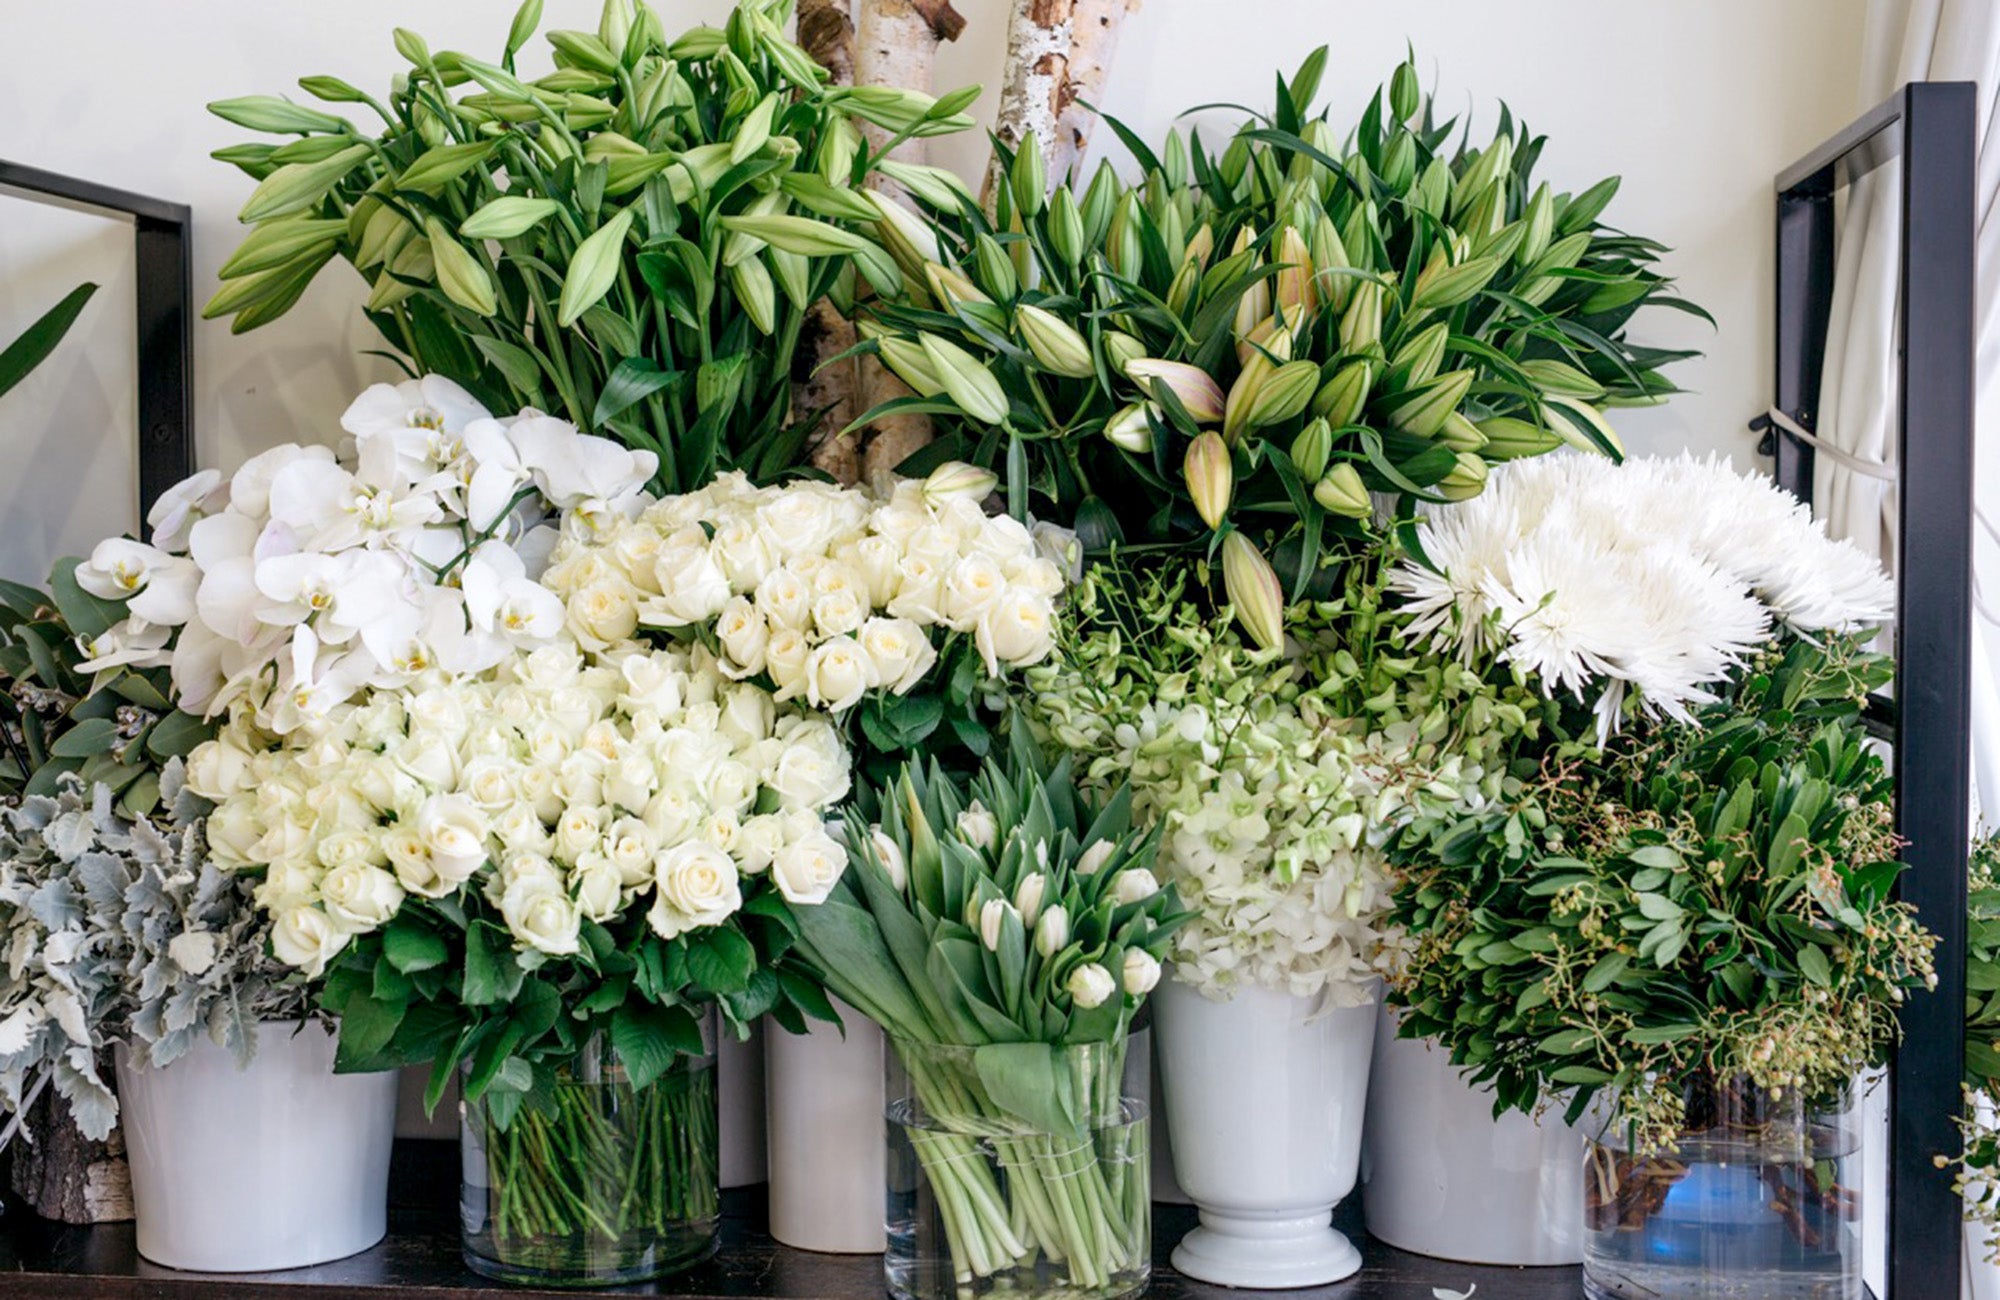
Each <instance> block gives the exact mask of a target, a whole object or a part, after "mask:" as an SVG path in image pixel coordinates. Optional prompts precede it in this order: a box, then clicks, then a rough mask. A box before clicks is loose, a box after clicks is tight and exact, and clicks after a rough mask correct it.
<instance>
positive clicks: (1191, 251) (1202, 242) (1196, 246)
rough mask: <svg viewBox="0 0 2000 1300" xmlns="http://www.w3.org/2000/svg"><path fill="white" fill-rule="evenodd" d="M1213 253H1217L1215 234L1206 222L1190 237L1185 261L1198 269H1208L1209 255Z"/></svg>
mask: <svg viewBox="0 0 2000 1300" xmlns="http://www.w3.org/2000/svg"><path fill="white" fill-rule="evenodd" d="M1213 252H1215V232H1214V231H1213V230H1211V229H1209V226H1208V223H1207V222H1205V221H1204V222H1202V224H1201V227H1200V228H1199V229H1198V230H1196V231H1195V232H1194V233H1193V234H1192V235H1189V236H1188V242H1187V257H1186V259H1185V260H1186V261H1188V262H1192V263H1193V264H1194V265H1195V266H1197V267H1206V266H1207V265H1208V259H1209V255H1210V254H1212V253H1213Z"/></svg>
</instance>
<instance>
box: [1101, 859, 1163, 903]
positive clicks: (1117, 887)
mask: <svg viewBox="0 0 2000 1300" xmlns="http://www.w3.org/2000/svg"><path fill="white" fill-rule="evenodd" d="M1159 892H1160V882H1159V881H1158V880H1157V879H1156V878H1155V877H1154V876H1153V873H1152V872H1150V871H1148V870H1147V869H1146V868H1144V867H1127V868H1126V869H1125V870H1123V871H1121V872H1119V873H1118V877H1117V879H1115V880H1113V881H1112V882H1111V897H1112V898H1113V900H1115V901H1116V902H1117V903H1118V904H1119V905H1120V906H1123V905H1125V904H1127V903H1142V902H1144V901H1145V900H1147V899H1149V898H1151V897H1152V896H1153V895H1155V894H1157V893H1159Z"/></svg>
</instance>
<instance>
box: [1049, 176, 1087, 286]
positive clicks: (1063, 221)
mask: <svg viewBox="0 0 2000 1300" xmlns="http://www.w3.org/2000/svg"><path fill="white" fill-rule="evenodd" d="M1046 224H1047V228H1048V236H1049V244H1050V246H1051V247H1053V248H1054V249H1055V252H1056V256H1057V257H1060V258H1061V259H1062V260H1063V263H1064V265H1066V266H1071V267H1074V266H1076V265H1077V264H1078V263H1080V262H1082V261H1083V249H1084V238H1083V214H1082V213H1081V212H1079V211H1078V210H1077V206H1076V200H1075V199H1074V198H1073V197H1071V195H1070V192H1069V189H1068V188H1067V187H1064V188H1063V189H1059V190H1057V191H1056V192H1055V197H1053V198H1051V199H1050V200H1049V211H1048V216H1047V218H1046Z"/></svg>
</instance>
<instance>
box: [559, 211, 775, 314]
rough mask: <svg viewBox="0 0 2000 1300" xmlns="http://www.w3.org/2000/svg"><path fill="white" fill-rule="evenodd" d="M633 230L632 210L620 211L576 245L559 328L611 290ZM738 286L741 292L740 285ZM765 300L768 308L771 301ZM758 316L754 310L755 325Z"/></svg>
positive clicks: (565, 280)
mask: <svg viewBox="0 0 2000 1300" xmlns="http://www.w3.org/2000/svg"><path fill="white" fill-rule="evenodd" d="M631 229H632V209H630V208H621V209H620V210H619V212H618V214H617V215H616V216H614V217H612V218H611V220H609V221H607V222H605V223H604V225H603V226H601V227H599V228H598V230H597V231H596V232H595V233H593V234H592V235H591V236H590V237H589V238H588V239H586V240H584V241H583V242H582V243H581V244H579V245H577V249H576V255H575V256H574V257H572V258H571V259H570V263H569V272H568V273H567V274H566V275H564V276H563V286H562V297H561V298H560V300H559V301H558V303H557V306H556V324H557V325H558V326H560V327H561V328H563V329H568V328H569V327H570V326H572V325H574V324H576V322H577V320H578V318H580V317H581V316H582V315H583V313H585V312H586V311H589V310H590V309H591V308H592V307H594V306H596V305H597V303H598V301H599V300H600V299H602V298H603V297H604V295H605V294H607V293H609V292H610V291H611V286H612V285H613V284H615V283H617V280H618V268H619V266H621V265H622V264H623V263H624V259H625V236H626V235H627V234H628V233H630V231H631ZM732 269H733V268H732ZM762 270H763V268H762V267H759V268H758V271H759V272H760V273H761V272H762ZM738 287H739V290H740V288H741V285H740V284H739V286H738ZM764 287H765V289H766V291H767V292H768V290H769V288H770V277H769V276H765V284H764ZM765 301H766V305H767V307H768V306H769V305H770V300H769V298H768V297H767V298H766V300H765ZM748 305H750V304H747V303H746V306H748ZM755 316H756V314H755V312H754V311H752V320H753V322H754V320H755ZM770 318H771V313H770V311H769V310H767V311H766V319H770Z"/></svg>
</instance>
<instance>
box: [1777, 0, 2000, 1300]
mask: <svg viewBox="0 0 2000 1300" xmlns="http://www.w3.org/2000/svg"><path fill="white" fill-rule="evenodd" d="M1909 81H1972V82H1977V83H1978V85H1979V88H1980V96H1979V104H1980V107H1979V167H1978V177H1977V188H1976V192H1975V205H1976V206H1975V219H1976V221H1977V236H1976V242H1977V248H1978V270H1977V274H1978V278H1979V283H1978V298H1977V307H1976V315H1975V328H1976V330H1977V333H1978V341H1977V354H1976V355H1977V376H1978V377H1977V381H1976V382H1977V389H1976V398H1977V406H1976V408H1975V409H1976V415H1975V428H1979V427H1983V426H1985V425H1987V424H1988V423H1989V419H2000V136H1995V135H1994V134H1993V132H1992V131H1991V130H1990V129H1989V128H1990V127H1991V126H1992V125H1993V123H1994V119H1995V116H1996V113H1997V112H2000V0H1872V3H1871V4H1870V5H1869V10H1868V30H1867V33H1866V37H1865V40H1864V43H1863V48H1862V68H1861V94H1860V96H1859V102H1858V104H1857V109H1858V110H1859V109H1866V108H1869V107H1872V106H1874V105H1875V104H1878V103H1880V102H1881V101H1882V100H1884V99H1886V98H1888V97H1889V95H1891V94H1892V93H1894V92H1895V90H1896V89H1897V88H1898V87H1899V86H1901V85H1903V84H1904V83H1905V82H1909ZM1900 182H1901V177H1900V175H1899V174H1898V173H1897V172H1896V170H1895V169H1894V167H1884V168H1881V169H1879V170H1878V171H1876V172H1874V173H1872V174H1870V175H1869V176H1866V177H1863V178H1862V179H1861V180H1859V181H1857V182H1856V183H1855V184H1854V185H1852V186H1850V187H1849V188H1848V191H1847V193H1846V194H1845V195H1844V196H1843V199H1842V200H1841V201H1842V203H1843V206H1842V207H1841V208H1840V209H1839V212H1838V215H1837V218H1836V227H1835V229H1836V245H1835V248H1836V252H1835V259H1836V272H1835V280H1834V298H1833V309H1832V314H1831V318H1830V322H1831V323H1830V328H1829V329H1828V331H1827V352H1826V370H1825V373H1824V375H1823V377H1822V382H1821V389H1820V407H1821V409H1820V411H1819V412H1818V416H1819V420H1818V433H1819V436H1820V438H1821V439H1822V440H1824V441H1826V442H1827V443H1830V444H1831V445H1832V446H1833V447H1836V448H1838V449H1840V451H1842V452H1844V453H1845V457H1841V456H1834V455H1822V456H1820V457H1818V459H1817V461H1816V468H1815V474H1814V482H1813V500H1814V503H1815V505H1816V506H1817V507H1818V508H1819V511H1820V513H1821V515H1822V516H1823V517H1824V518H1825V519H1826V521H1827V526H1828V528H1829V529H1830V530H1831V531H1832V532H1833V534H1834V535H1835V536H1842V537H1847V538H1850V539H1852V540H1853V541H1854V542H1855V543H1856V544H1857V545H1859V546H1861V547H1862V548H1864V549H1865V550H1867V551H1869V552H1870V553H1871V554H1874V555H1877V556H1880V557H1881V558H1882V560H1883V562H1884V563H1885V564H1887V565H1888V566H1889V567H1890V569H1891V570H1894V569H1895V567H1896V565H1897V564H1898V562H1899V560H1900V558H1901V557H1900V556H1898V555H1897V554H1896V494H1895V487H1894V471H1895V465H1894V460H1895V452H1896V446H1895V437H1896V426H1895V403H1896V396H1897V394H1896V387H1895V356H1896V347H1897V343H1898V340H1897V339H1896V338H1895V336H1894V330H1895V319H1896V306H1897V303H1896V290H1897V286H1896V279H1897V269H1898V268H1897V262H1898V248H1899V245H1900V239H1901V233H1902V232H1901V229H1900V213H1899V211H1898V207H1897V202H1898V186H1899V185H1900ZM1984 441H1985V443H1986V446H1985V447H1983V448H1981V449H1980V451H1979V453H1978V462H1977V470H1976V485H1977V497H1976V500H1977V504H1978V507H1979V510H1980V518H1981V522H1982V525H1984V526H1983V527H1982V528H1981V529H1980V530H1979V534H1980V535H1979V536H1978V539H1977V543H1976V546H1977V549H1976V553H1975V575H1978V574H1984V575H1985V581H1984V582H1983V583H1982V582H1981V581H1980V578H1979V577H1978V576H1975V578H1974V591H1975V593H1976V594H1977V595H1978V597H1979V599H1978V609H1979V615H1980V616H1979V618H1977V619H1975V621H1974V622H1975V626H1974V628H1973V664H1974V668H1973V678H1974V680H1973V683H1972V703H1973V709H1972V730H1973V755H1972V758H1973V778H1974V782H1975V790H1974V794H1975V800H1976V805H1977V808H1978V809H1979V814H1978V815H1979V816H1980V817H1982V818H1983V819H1985V820H1987V821H1990V822H2000V659H1996V657H1995V652H1996V651H2000V621H1996V619H1995V614H1996V612H2000V533H1996V532H1994V531H1993V529H1992V526H1991V524H1990V523H1987V522H1986V521H1988V520H1993V519H2000V447H1995V446H1993V443H1994V442H1995V441H1996V439H1994V438H1989V439H1985V440H1984ZM1850 460H1851V461H1854V462H1859V463H1860V465H1859V467H1855V466H1853V465H1850V464H1849V463H1848V462H1849V461H1850ZM1870 466H1874V467H1880V468H1877V469H1875V470H1874V471H1873V472H1870V471H1869V469H1868V467H1870ZM1988 593H1991V594H1990V595H1989V594H1988ZM1886 1093H1887V1089H1885V1088H1880V1087H1877V1088H1875V1089H1873V1090H1872V1093H1871V1094H1870V1099H1869V1102H1868V1105H1867V1111H1866V1120H1867V1122H1866V1125H1865V1129H1864V1132H1865V1136H1866V1139H1867V1148H1866V1150H1865V1151H1864V1161H1863V1165H1864V1174H1863V1184H1864V1186H1863V1195H1864V1203H1865V1204H1867V1205H1868V1206H1869V1207H1870V1213H1869V1214H1868V1224H1867V1227H1868V1232H1867V1251H1866V1256H1867V1270H1866V1271H1867V1274H1868V1281H1869V1284H1870V1286H1872V1287H1874V1288H1875V1289H1876V1292H1877V1294H1880V1291H1881V1287H1882V1275H1883V1257H1884V1254H1885V1253H1886V1250H1885V1248H1886V1232H1885V1231H1884V1224H1883V1220H1882V1218H1881V1216H1880V1207H1882V1206H1883V1205H1884V1201H1885V1192H1886V1186H1887V1178H1886V1165H1887V1118H1888V1113H1887V1106H1886ZM1980 1244H1982V1245H1983V1244H1984V1243H1983V1242H1982V1243H1980ZM1981 1256H1983V1251H1975V1250H1973V1249H1972V1248H1971V1243H1970V1242H1969V1243H1968V1250H1967V1255H1966V1270H1965V1275H1966V1286H1965V1294H1966V1296H1967V1297H1970V1298H1971V1300H2000V1270H1995V1269H1994V1268H1993V1267H1992V1266H1991V1265H1987V1264H1985V1263H1984V1262H1983V1258H1981Z"/></svg>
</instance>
